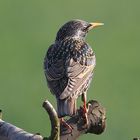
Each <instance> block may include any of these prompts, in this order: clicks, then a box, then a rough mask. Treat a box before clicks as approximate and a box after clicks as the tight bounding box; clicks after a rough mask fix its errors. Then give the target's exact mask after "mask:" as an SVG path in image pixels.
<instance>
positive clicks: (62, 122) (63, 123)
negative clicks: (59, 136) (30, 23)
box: [60, 118, 73, 132]
mask: <svg viewBox="0 0 140 140" xmlns="http://www.w3.org/2000/svg"><path fill="white" fill-rule="evenodd" d="M60 123H61V124H62V125H64V126H65V127H66V128H67V129H69V130H70V131H71V132H72V129H73V128H72V126H70V125H69V124H68V123H66V121H65V120H64V118H60Z"/></svg>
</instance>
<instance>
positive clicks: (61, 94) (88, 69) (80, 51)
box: [44, 20, 96, 117]
mask: <svg viewBox="0 0 140 140" xmlns="http://www.w3.org/2000/svg"><path fill="white" fill-rule="evenodd" d="M81 22H82V23H81ZM89 25H90V24H89V23H87V22H84V21H80V20H74V21H70V22H68V23H66V24H65V25H64V26H62V28H61V29H60V30H59V31H58V33H57V37H56V41H55V43H54V44H52V45H51V46H50V47H49V49H48V51H47V54H46V56H45V60H44V69H45V75H46V79H47V83H48V87H49V89H50V91H51V93H53V94H54V95H55V96H56V99H57V110H58V117H63V116H72V115H74V114H75V113H76V100H77V98H78V97H79V96H80V95H82V94H86V93H87V90H88V88H89V85H90V82H91V80H92V75H93V69H94V67H95V65H96V58H95V54H94V52H93V50H92V48H91V47H90V46H89V45H88V44H87V43H86V42H85V36H86V34H87V32H88V30H84V29H86V28H87V27H88V26H89ZM75 27H77V28H75ZM78 28H79V29H78ZM73 30H74V31H73ZM75 30H77V31H75ZM78 30H80V33H77V32H78ZM81 30H82V31H81Z"/></svg>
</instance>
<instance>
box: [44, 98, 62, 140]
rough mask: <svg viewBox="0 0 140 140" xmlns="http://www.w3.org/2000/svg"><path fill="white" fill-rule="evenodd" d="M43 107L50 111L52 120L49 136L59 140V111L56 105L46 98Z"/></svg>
mask: <svg viewBox="0 0 140 140" xmlns="http://www.w3.org/2000/svg"><path fill="white" fill-rule="evenodd" d="M43 107H44V108H45V110H46V111H47V112H48V114H49V117H50V121H51V136H50V137H49V139H50V140H59V139H60V136H59V135H60V123H59V119H58V117H57V112H56V111H55V109H54V107H53V106H52V105H51V103H50V102H49V101H48V100H46V101H45V102H44V103H43Z"/></svg>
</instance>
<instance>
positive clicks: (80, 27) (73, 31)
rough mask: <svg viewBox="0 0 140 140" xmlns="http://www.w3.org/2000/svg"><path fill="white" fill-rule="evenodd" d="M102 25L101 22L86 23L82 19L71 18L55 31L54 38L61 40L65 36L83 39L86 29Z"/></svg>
mask: <svg viewBox="0 0 140 140" xmlns="http://www.w3.org/2000/svg"><path fill="white" fill-rule="evenodd" d="M101 25H104V24H103V23H94V22H93V23H88V22H86V21H83V20H71V21H69V22H67V23H65V24H64V25H63V26H62V27H61V28H60V29H59V31H58V32H57V36H56V40H57V41H62V40H64V39H65V38H69V37H70V38H78V39H85V37H86V35H87V33H88V31H90V30H91V29H93V28H95V27H98V26H101Z"/></svg>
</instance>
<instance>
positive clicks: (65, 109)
mask: <svg viewBox="0 0 140 140" xmlns="http://www.w3.org/2000/svg"><path fill="white" fill-rule="evenodd" d="M76 110H77V107H76V99H75V98H65V99H63V100H62V99H57V112H58V117H59V118H61V117H64V116H73V115H75V114H76Z"/></svg>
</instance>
